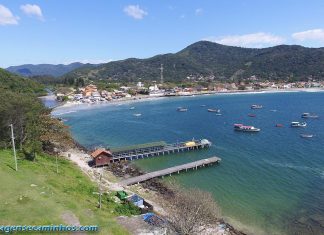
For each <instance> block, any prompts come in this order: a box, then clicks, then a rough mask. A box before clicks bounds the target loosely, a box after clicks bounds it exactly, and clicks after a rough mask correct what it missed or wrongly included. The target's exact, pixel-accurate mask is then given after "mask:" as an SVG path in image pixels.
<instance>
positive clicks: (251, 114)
mask: <svg viewBox="0 0 324 235" xmlns="http://www.w3.org/2000/svg"><path fill="white" fill-rule="evenodd" d="M248 116H249V117H256V115H255V114H253V113H249V114H248Z"/></svg>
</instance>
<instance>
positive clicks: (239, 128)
mask: <svg viewBox="0 0 324 235" xmlns="http://www.w3.org/2000/svg"><path fill="white" fill-rule="evenodd" d="M234 130H235V131H242V132H259V131H261V129H260V128H256V127H254V126H244V125H243V124H234Z"/></svg>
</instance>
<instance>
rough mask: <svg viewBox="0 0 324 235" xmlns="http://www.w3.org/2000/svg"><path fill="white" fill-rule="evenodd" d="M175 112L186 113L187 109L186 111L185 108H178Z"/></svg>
mask: <svg viewBox="0 0 324 235" xmlns="http://www.w3.org/2000/svg"><path fill="white" fill-rule="evenodd" d="M177 111H178V112H187V111H188V109H187V108H183V107H178V108H177Z"/></svg>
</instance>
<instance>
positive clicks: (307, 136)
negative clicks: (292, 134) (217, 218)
mask: <svg viewBox="0 0 324 235" xmlns="http://www.w3.org/2000/svg"><path fill="white" fill-rule="evenodd" d="M313 136H314V135H313V134H300V137H302V138H313Z"/></svg>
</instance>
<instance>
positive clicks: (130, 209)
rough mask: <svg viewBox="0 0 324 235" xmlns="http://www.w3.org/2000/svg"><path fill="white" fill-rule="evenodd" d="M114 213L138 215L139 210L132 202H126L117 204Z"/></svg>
mask: <svg viewBox="0 0 324 235" xmlns="http://www.w3.org/2000/svg"><path fill="white" fill-rule="evenodd" d="M115 213H116V214H117V215H127V216H131V215H140V214H141V210H140V209H139V208H138V207H137V206H135V205H134V204H132V203H127V202H126V203H123V204H120V205H118V206H117V207H116V208H115Z"/></svg>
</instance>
